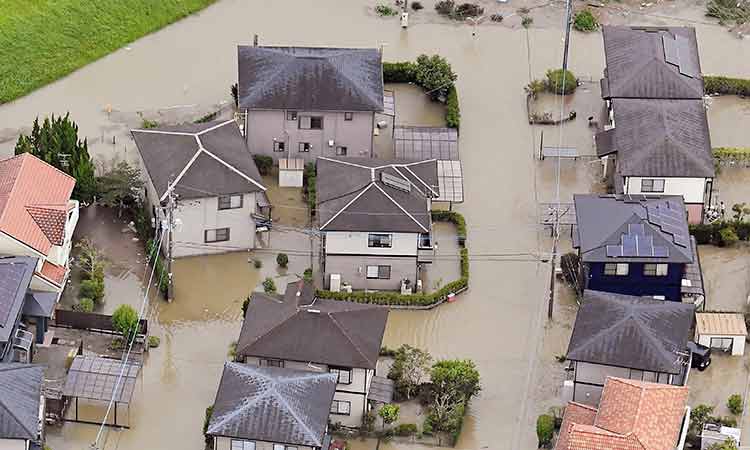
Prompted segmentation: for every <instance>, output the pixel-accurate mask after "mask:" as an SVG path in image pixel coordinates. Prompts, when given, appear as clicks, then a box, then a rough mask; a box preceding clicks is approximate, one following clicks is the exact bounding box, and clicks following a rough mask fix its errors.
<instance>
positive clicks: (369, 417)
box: [362, 410, 377, 433]
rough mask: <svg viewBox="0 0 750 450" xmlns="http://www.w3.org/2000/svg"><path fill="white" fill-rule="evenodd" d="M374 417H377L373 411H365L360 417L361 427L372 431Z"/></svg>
mask: <svg viewBox="0 0 750 450" xmlns="http://www.w3.org/2000/svg"><path fill="white" fill-rule="evenodd" d="M375 419H377V417H376V416H375V412H374V411H372V410H370V411H367V412H366V413H365V415H364V416H363V417H362V428H363V429H364V430H365V431H366V432H368V433H369V432H372V430H373V429H374V427H375Z"/></svg>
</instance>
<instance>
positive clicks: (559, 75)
mask: <svg viewBox="0 0 750 450" xmlns="http://www.w3.org/2000/svg"><path fill="white" fill-rule="evenodd" d="M547 87H548V89H549V90H550V91H552V92H554V93H555V94H558V95H568V94H572V93H573V92H575V90H576V87H578V80H577V79H576V77H575V75H573V72H571V71H570V70H566V71H565V74H564V75H563V70H562V69H555V70H552V69H550V70H548V71H547Z"/></svg>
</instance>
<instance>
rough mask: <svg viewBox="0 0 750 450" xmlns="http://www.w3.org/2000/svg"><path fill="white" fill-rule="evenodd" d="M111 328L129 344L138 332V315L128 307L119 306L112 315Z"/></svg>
mask: <svg viewBox="0 0 750 450" xmlns="http://www.w3.org/2000/svg"><path fill="white" fill-rule="evenodd" d="M112 326H113V327H114V329H115V331H118V332H120V333H122V335H123V337H124V338H125V340H126V341H127V342H130V340H131V339H133V337H135V335H136V333H137V332H138V313H137V312H135V309H133V307H132V306H130V305H120V306H118V307H117V309H116V310H115V313H114V314H112Z"/></svg>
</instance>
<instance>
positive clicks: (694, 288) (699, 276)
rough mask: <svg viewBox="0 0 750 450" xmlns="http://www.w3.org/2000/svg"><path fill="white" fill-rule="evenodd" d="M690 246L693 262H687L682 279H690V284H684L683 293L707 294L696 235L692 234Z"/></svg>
mask: <svg viewBox="0 0 750 450" xmlns="http://www.w3.org/2000/svg"><path fill="white" fill-rule="evenodd" d="M690 247H691V248H692V249H693V262H691V263H689V264H685V271H684V273H683V274H682V279H683V280H688V281H689V282H690V286H687V285H685V284H683V285H682V287H681V288H680V292H681V293H682V295H694V296H697V295H705V292H704V290H703V269H702V268H701V259H700V255H699V254H698V245H697V244H696V242H695V236H690Z"/></svg>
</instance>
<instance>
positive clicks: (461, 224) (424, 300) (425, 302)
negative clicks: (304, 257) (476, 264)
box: [316, 211, 469, 306]
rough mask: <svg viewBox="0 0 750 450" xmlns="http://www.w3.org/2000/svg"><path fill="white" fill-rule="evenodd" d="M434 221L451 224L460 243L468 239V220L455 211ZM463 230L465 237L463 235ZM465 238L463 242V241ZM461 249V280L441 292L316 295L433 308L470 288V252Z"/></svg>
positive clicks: (442, 213)
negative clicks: (451, 295)
mask: <svg viewBox="0 0 750 450" xmlns="http://www.w3.org/2000/svg"><path fill="white" fill-rule="evenodd" d="M432 218H433V220H436V221H438V222H451V223H454V224H455V225H456V228H457V229H458V230H459V231H458V234H459V243H462V242H465V237H466V220H465V219H464V218H463V216H462V215H461V214H459V213H457V212H454V211H433V212H432ZM461 230H463V235H462V234H461ZM461 236H463V238H464V239H463V240H462V239H461ZM461 245H462V248H461V278H459V279H458V280H455V281H452V282H450V283H448V284H446V285H445V286H443V287H442V288H440V289H439V290H437V291H435V292H433V293H431V294H425V293H421V294H409V295H403V294H401V293H399V292H393V291H376V292H365V291H356V292H351V293H350V292H331V291H326V290H318V291H317V293H316V295H317V296H318V297H319V298H328V299H332V300H344V301H350V302H356V303H367V304H374V305H387V306H432V305H435V304H437V303H439V302H440V301H442V300H444V299H446V298H447V297H448V295H450V294H456V293H458V292H460V291H463V290H464V289H466V288H468V287H469V250H468V249H467V248H466V247H463V244H461Z"/></svg>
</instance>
